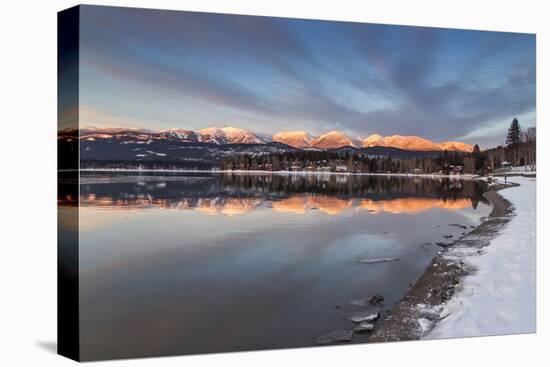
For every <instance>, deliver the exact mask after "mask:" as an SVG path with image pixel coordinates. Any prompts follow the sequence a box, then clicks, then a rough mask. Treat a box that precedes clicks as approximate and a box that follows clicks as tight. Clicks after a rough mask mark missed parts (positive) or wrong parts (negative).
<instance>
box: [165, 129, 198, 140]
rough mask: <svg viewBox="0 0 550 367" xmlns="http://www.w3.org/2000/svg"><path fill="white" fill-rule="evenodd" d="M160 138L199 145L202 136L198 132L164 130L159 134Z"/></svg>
mask: <svg viewBox="0 0 550 367" xmlns="http://www.w3.org/2000/svg"><path fill="white" fill-rule="evenodd" d="M159 136H160V137H163V138H167V139H175V140H180V141H182V142H187V143H197V142H198V141H199V139H200V136H199V135H198V134H197V133H196V132H194V131H193V130H186V129H170V130H163V131H161V132H160V133H159Z"/></svg>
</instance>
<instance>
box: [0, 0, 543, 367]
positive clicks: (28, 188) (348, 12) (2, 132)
mask: <svg viewBox="0 0 550 367" xmlns="http://www.w3.org/2000/svg"><path fill="white" fill-rule="evenodd" d="M94 3H95V4H104V5H122V6H139V7H155V8H166V9H181V10H199V11H214V12H227V13H240V14H258V15H273V16H286V17H302V18H320V19H335V20H336V19H337V20H353V21H362V22H378V23H391V24H407V25H424V26H436V27H457V28H469V29H486V30H500V31H516V32H530V33H537V44H538V45H537V76H538V78H537V87H538V88H537V106H538V108H537V120H538V123H537V130H538V131H537V135H538V140H539V152H538V157H539V165H538V167H537V168H538V169H537V170H538V178H537V180H538V185H537V187H538V190H539V191H538V196H537V197H538V201H539V202H538V209H539V211H538V216H537V222H538V226H537V230H538V275H539V278H538V333H537V335H520V336H505V337H493V338H472V339H461V340H442V341H429V342H428V341H424V342H406V343H389V344H380V345H355V346H342V347H326V348H309V349H295V350H286V351H268V352H249V353H232V354H217V355H205V356H192V357H167V358H160V359H142V360H125V361H116V362H98V363H96V364H94V365H97V366H103V365H117V366H130V365H132V366H133V365H136V366H149V365H154V366H176V365H178V366H179V365H181V364H183V363H185V364H186V365H188V366H220V365H225V366H228V365H229V366H232V365H235V366H242V367H246V366H258V365H261V366H278V365H281V364H288V365H300V364H303V365H316V366H337V365H348V364H349V365H355V364H357V365H380V364H389V365H394V364H397V363H399V364H406V365H409V364H410V365H417V364H418V365H420V364H422V365H423V366H432V365H435V366H445V367H448V366H464V365H470V364H471V365H484V364H486V365H499V366H518V365H540V364H541V363H542V362H538V361H543V360H548V353H547V350H545V348H546V349H547V348H548V345H550V343H549V338H548V335H549V331H548V319H549V318H548V316H546V317H545V314H544V312H543V304H545V305H547V304H548V302H544V301H548V292H544V291H543V287H544V288H546V289H547V285H548V282H547V280H548V276H547V275H548V272H546V276H544V278H543V272H544V269H543V262H544V263H545V265H546V266H548V265H550V262H549V259H548V254H549V253H550V251H549V250H546V251H545V250H544V249H543V244H544V243H545V242H547V241H546V240H547V239H549V238H550V237H549V236H548V230H545V228H544V227H543V224H542V223H543V222H544V221H545V220H547V219H548V205H547V204H548V200H547V199H548V195H546V194H545V192H544V191H543V188H544V186H547V185H548V181H547V175H548V174H547V172H548V169H547V167H548V158H549V157H550V156H549V149H548V146H545V145H544V144H543V142H545V141H546V140H548V134H547V125H546V124H547V123H548V116H549V114H548V103H550V95H549V91H548V81H549V79H548V75H549V73H550V56H549V49H550V42H549V40H550V32H549V28H550V27H549V26H547V25H546V24H548V23H549V22H548V17H547V14H548V10H546V9H545V3H546V2H545V1H540V0H538V1H536V0H523V1H517V0H516V1H504V0H500V1H489V0H484V1H480V0H473V1H472V0H455V1H438V0H433V1H428V0H414V1H407V0H403V1H394V0H379V1H360V0H357V1H351V0H349V1H348V0H338V1H330V2H325V3H322V2H321V1H319V0H318V1H304V0H302V1H299V0H288V1H287V0H264V1H253V0H249V1H245V0H225V1H221V0H220V1H216V0H194V1H192V0H180V1H168V0H155V1H153V0H149V1H147V0H142V1H138V0H133V1H122V0H111V1H94ZM76 4H77V2H75V1H61V0H59V1H53V0H49V1H40V2H38V1H37V2H31V1H23V0H20V1H16V0H11V1H4V2H2V9H1V13H0V17H1V21H0V27H1V28H2V29H1V32H0V41H1V42H0V50H1V53H0V62H1V68H0V73H1V74H0V76H1V78H0V86H1V91H2V95H1V102H0V126H1V128H0V162H1V165H2V170H1V171H0V249H1V252H0V271H1V277H0V287H1V288H0V294H1V299H0V365H2V366H20V365H21V366H22V365H25V366H27V365H28V366H34V365H40V366H57V365H60V366H65V365H70V364H72V363H73V362H71V361H70V360H68V359H65V358H62V357H59V356H57V355H56V354H55V353H54V352H53V351H54V350H55V340H56V125H57V123H56V118H57V117H56V12H57V11H59V10H62V9H64V8H67V7H70V6H73V5H76ZM545 23H546V24H545ZM545 158H546V162H545ZM547 187H548V186H547ZM546 222H547V221H546ZM547 223H548V222H547ZM547 226H548V225H547ZM487 312H488V313H490V312H494V310H487Z"/></svg>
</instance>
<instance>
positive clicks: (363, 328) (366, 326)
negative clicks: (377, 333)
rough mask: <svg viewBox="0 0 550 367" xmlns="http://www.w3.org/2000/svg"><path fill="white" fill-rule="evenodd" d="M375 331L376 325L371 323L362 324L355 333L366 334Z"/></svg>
mask: <svg viewBox="0 0 550 367" xmlns="http://www.w3.org/2000/svg"><path fill="white" fill-rule="evenodd" d="M373 329H374V325H373V324H371V323H370V322H362V323H360V324H359V325H357V327H356V328H355V329H353V331H355V332H356V333H364V332H366V331H372V330H373Z"/></svg>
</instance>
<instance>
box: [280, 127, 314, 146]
mask: <svg viewBox="0 0 550 367" xmlns="http://www.w3.org/2000/svg"><path fill="white" fill-rule="evenodd" d="M272 140H273V141H276V142H279V143H283V144H286V145H290V146H291V147H294V148H300V149H302V148H308V147H310V146H311V142H312V141H313V137H312V136H311V135H309V133H308V132H307V131H281V132H280V133H277V134H275V135H273V137H272Z"/></svg>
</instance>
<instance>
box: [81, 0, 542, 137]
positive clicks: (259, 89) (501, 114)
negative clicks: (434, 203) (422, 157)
mask: <svg viewBox="0 0 550 367" xmlns="http://www.w3.org/2000/svg"><path fill="white" fill-rule="evenodd" d="M82 11H83V13H82V20H81V30H82V44H81V51H82V65H81V66H82V70H81V72H82V74H81V75H82V78H83V79H82V82H81V88H82V89H81V94H82V96H81V101H82V103H84V104H86V105H87V106H90V107H92V108H95V109H97V110H101V111H110V112H109V114H110V115H114V116H119V117H120V118H121V119H124V120H128V121H132V120H136V119H137V120H141V121H140V123H144V121H155V122H151V124H152V125H155V126H149V127H150V128H156V129H159V128H168V127H177V126H180V127H188V128H198V127H201V126H204V125H206V124H211V123H212V122H216V121H218V122H220V123H228V124H234V125H238V126H242V127H244V128H248V129H251V130H254V131H258V132H266V133H273V132H275V131H278V130H282V129H287V128H289V127H294V128H296V127H298V126H297V125H299V127H300V128H304V129H306V130H310V131H311V132H312V133H314V134H315V133H319V132H321V131H326V130H328V129H331V128H338V129H340V130H342V131H344V132H346V133H348V134H351V135H353V136H356V135H361V136H363V135H367V134H371V133H380V134H382V135H391V134H417V135H423V136H426V137H428V138H430V139H433V140H448V139H454V138H459V137H464V138H466V140H469V141H468V142H472V143H475V142H476V141H474V140H475V139H481V140H483V139H485V141H486V143H487V144H491V142H497V141H498V139H500V137H497V136H496V132H497V128H496V126H498V125H499V124H501V125H502V126H501V130H502V134H503V133H504V131H505V129H506V125H507V124H508V123H509V121H510V120H511V119H512V118H513V117H514V116H516V115H525V114H529V113H531V114H533V113H534V110H535V37H534V36H533V35H525V34H512V33H497V32H480V31H463V30H451V29H434V28H419V27H405V26H386V25H372V24H358V23H346V22H324V21H310V20H298V19H282V18H267V17H249V16H235V15H222V14H205V13H192V12H171V11H154V10H143V9H128V8H110V7H93V6H84V7H83V8H82ZM140 117H143V118H140ZM90 122H92V121H90ZM101 123H108V122H106V121H105V122H103V121H102V122H101ZM526 123H529V124H532V123H534V120H529V121H526ZM99 124H100V123H97V124H96V125H99ZM487 125H491V126H495V130H494V133H493V130H492V129H491V130H490V131H491V134H493V135H494V136H486V137H478V136H477V135H476V134H473V132H474V131H477V132H478V133H479V132H480V131H483V130H480V127H481V126H487ZM141 127H144V126H141ZM482 138H483V139H482Z"/></svg>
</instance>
